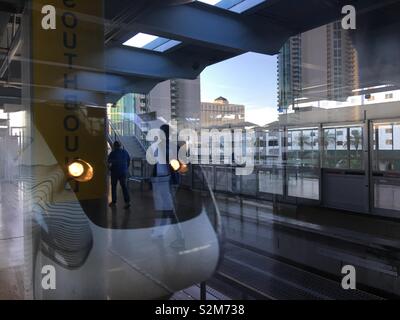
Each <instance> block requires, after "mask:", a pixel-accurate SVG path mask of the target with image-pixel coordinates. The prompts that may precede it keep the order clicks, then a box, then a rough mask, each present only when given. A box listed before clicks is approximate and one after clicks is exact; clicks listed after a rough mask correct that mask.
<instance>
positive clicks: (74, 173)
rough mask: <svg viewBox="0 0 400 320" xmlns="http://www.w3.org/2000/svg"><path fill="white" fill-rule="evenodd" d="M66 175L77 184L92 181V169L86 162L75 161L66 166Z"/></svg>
mask: <svg viewBox="0 0 400 320" xmlns="http://www.w3.org/2000/svg"><path fill="white" fill-rule="evenodd" d="M67 168H68V174H69V176H70V177H71V178H73V179H74V180H76V181H79V182H88V181H90V180H92V179H93V175H94V170H93V167H92V166H91V165H90V164H89V163H88V162H86V161H84V160H81V159H76V160H74V161H72V162H71V163H70V164H68V167H67Z"/></svg>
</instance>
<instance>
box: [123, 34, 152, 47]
mask: <svg viewBox="0 0 400 320" xmlns="http://www.w3.org/2000/svg"><path fill="white" fill-rule="evenodd" d="M157 38H158V37H157V36H153V35H151V34H147V33H142V32H139V33H138V34H137V35H135V36H133V37H132V38H130V39H129V40H128V41H125V42H124V43H123V45H124V46H129V47H135V48H143V47H144V46H146V45H148V44H149V43H151V42H153V41H154V40H156V39H157Z"/></svg>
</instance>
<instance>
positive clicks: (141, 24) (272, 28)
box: [122, 2, 291, 54]
mask: <svg viewBox="0 0 400 320" xmlns="http://www.w3.org/2000/svg"><path fill="white" fill-rule="evenodd" d="M132 30H133V32H132ZM125 31H126V36H125V37H124V38H123V39H122V40H123V41H125V40H128V39H129V38H130V37H132V36H133V35H134V34H135V33H137V32H139V31H140V32H145V33H150V34H154V35H158V36H162V37H166V38H170V39H174V40H180V41H184V42H189V43H195V44H199V45H202V46H209V47H212V48H214V49H215V48H219V49H221V50H224V51H229V52H236V53H238V54H239V53H243V52H248V51H253V52H258V53H264V54H275V53H277V52H278V51H279V49H280V48H281V47H282V45H283V43H284V41H285V40H286V39H287V38H288V37H289V35H290V34H291V31H290V30H288V29H287V28H286V27H285V26H283V25H279V24H276V23H274V22H272V21H269V20H268V19H264V18H260V17H257V16H251V17H249V16H245V15H241V14H238V13H234V12H230V11H228V10H225V9H221V8H218V7H214V6H210V5H207V4H204V3H201V2H193V3H188V4H184V5H179V6H161V7H158V8H155V9H153V10H151V11H148V12H146V13H145V14H142V15H140V16H138V17H136V18H135V19H134V21H133V22H132V23H131V24H128V25H126V26H125Z"/></svg>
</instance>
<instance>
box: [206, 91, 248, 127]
mask: <svg viewBox="0 0 400 320" xmlns="http://www.w3.org/2000/svg"><path fill="white" fill-rule="evenodd" d="M244 121H245V107H244V106H243V105H239V104H230V103H229V101H228V100H227V99H226V98H224V97H219V98H217V99H215V100H214V102H202V103H201V126H202V127H203V128H205V127H211V126H223V125H226V124H240V123H244Z"/></svg>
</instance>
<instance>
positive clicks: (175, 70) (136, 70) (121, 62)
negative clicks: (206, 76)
mask: <svg viewBox="0 0 400 320" xmlns="http://www.w3.org/2000/svg"><path fill="white" fill-rule="evenodd" d="M105 59H106V61H105V65H106V67H105V69H106V72H107V73H110V74H120V75H128V76H140V77H145V78H150V79H171V78H181V79H195V78H197V76H198V75H199V74H200V73H201V71H203V70H204V68H205V67H207V65H208V64H209V63H208V61H206V60H205V59H204V58H202V57H200V56H196V55H192V56H186V55H182V54H179V52H173V53H170V54H167V53H160V52H154V51H150V50H144V49H136V48H129V47H123V46H113V47H109V48H107V49H106V52H105Z"/></svg>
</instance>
